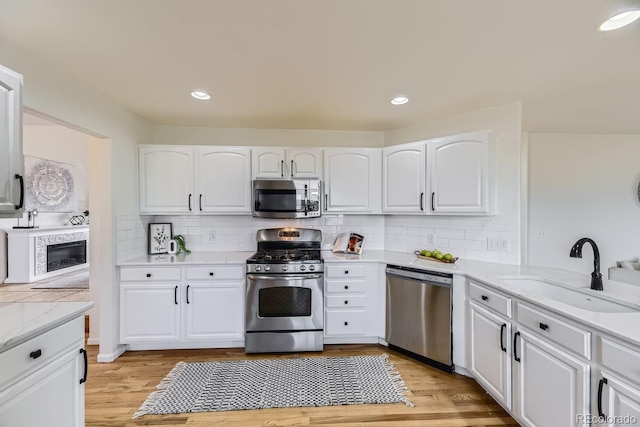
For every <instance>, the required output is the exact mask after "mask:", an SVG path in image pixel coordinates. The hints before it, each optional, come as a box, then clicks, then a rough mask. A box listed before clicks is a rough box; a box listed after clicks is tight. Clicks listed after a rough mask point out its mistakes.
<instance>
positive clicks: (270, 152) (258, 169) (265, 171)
mask: <svg viewBox="0 0 640 427" xmlns="http://www.w3.org/2000/svg"><path fill="white" fill-rule="evenodd" d="M251 160H252V161H251V169H252V174H251V175H252V176H253V179H261V178H270V179H284V178H285V177H288V176H287V165H286V164H285V161H286V159H285V149H284V148H281V147H266V148H263V147H256V148H253V149H252V150H251Z"/></svg>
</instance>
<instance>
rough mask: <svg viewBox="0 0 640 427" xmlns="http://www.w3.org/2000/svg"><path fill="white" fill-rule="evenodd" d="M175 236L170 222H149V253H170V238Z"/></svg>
mask: <svg viewBox="0 0 640 427" xmlns="http://www.w3.org/2000/svg"><path fill="white" fill-rule="evenodd" d="M172 236H173V226H172V224H171V223H170V222H153V223H149V235H148V238H149V255H157V254H166V253H169V240H171V238H172Z"/></svg>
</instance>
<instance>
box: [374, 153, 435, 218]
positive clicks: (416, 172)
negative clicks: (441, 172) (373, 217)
mask: <svg viewBox="0 0 640 427" xmlns="http://www.w3.org/2000/svg"><path fill="white" fill-rule="evenodd" d="M425 161H426V159H425V148H424V142H419V143H414V144H402V145H401V146H397V147H385V148H383V149H382V210H383V212H405V213H422V212H424V211H425V194H424V185H425V177H424V169H425Z"/></svg>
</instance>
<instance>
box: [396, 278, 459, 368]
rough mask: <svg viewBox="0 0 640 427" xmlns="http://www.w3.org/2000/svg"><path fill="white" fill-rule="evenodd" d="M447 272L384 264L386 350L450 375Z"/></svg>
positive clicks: (449, 300)
mask: <svg viewBox="0 0 640 427" xmlns="http://www.w3.org/2000/svg"><path fill="white" fill-rule="evenodd" d="M452 284H453V276H452V275H451V274H448V273H440V272H436V271H426V270H418V269H414V268H408V267H400V266H395V265H387V309H386V310H387V313H386V314H387V321H386V334H385V339H386V340H387V343H388V344H389V348H391V349H392V350H397V351H400V352H402V353H405V354H408V355H410V356H413V357H414V358H416V359H419V360H421V361H423V362H426V363H428V364H430V365H432V366H434V367H436V368H439V369H442V370H444V371H447V372H453V361H452V357H451V308H452V307H451V287H452Z"/></svg>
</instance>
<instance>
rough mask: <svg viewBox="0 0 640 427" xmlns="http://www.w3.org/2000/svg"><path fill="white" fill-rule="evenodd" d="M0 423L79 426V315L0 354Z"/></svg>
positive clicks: (82, 374) (82, 355)
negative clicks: (0, 378) (1, 372)
mask: <svg viewBox="0 0 640 427" xmlns="http://www.w3.org/2000/svg"><path fill="white" fill-rule="evenodd" d="M0 366H1V367H2V368H1V369H2V371H3V373H4V372H6V373H8V375H4V374H3V375H2V377H3V380H5V378H6V380H7V382H6V383H3V384H0V426H12V427H32V426H50V427H80V426H84V388H85V387H84V383H85V381H86V379H87V376H86V374H87V372H86V369H87V366H88V365H87V364H86V352H85V350H84V318H83V317H78V318H76V319H74V320H71V321H70V322H67V323H65V324H63V325H61V326H58V327H57V328H54V329H52V330H50V331H48V332H45V333H44V334H42V335H39V336H37V337H35V338H33V339H31V340H29V341H27V342H25V343H23V344H20V345H18V346H17V347H14V348H12V349H10V350H7V351H6V352H4V353H2V354H0Z"/></svg>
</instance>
